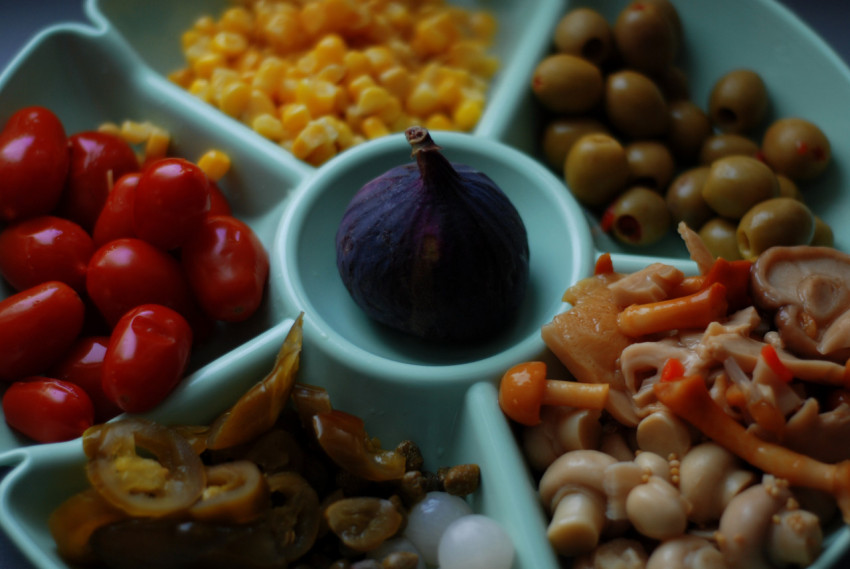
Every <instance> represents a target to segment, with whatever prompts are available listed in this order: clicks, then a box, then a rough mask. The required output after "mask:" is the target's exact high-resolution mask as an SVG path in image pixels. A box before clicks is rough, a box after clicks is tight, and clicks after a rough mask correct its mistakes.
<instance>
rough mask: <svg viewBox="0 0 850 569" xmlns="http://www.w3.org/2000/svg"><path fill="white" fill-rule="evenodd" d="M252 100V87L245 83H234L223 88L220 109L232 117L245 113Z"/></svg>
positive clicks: (220, 94)
mask: <svg viewBox="0 0 850 569" xmlns="http://www.w3.org/2000/svg"><path fill="white" fill-rule="evenodd" d="M250 100H251V87H250V86H249V85H246V84H245V83H240V82H238V81H237V82H234V83H229V84H228V85H225V86H224V87H222V89H221V92H220V93H219V102H218V107H219V108H220V109H221V110H222V111H223V112H224V113H225V114H228V115H230V116H232V117H238V116H239V115H241V114H242V113H243V111H244V110H245V108H246V107H247V106H248V103H249V101H250Z"/></svg>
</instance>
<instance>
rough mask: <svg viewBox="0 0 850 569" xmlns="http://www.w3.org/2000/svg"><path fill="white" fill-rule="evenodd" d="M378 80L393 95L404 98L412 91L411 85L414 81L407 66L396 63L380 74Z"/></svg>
mask: <svg viewBox="0 0 850 569" xmlns="http://www.w3.org/2000/svg"><path fill="white" fill-rule="evenodd" d="M378 82H379V83H380V84H381V85H382V86H383V87H384V88H385V89H386V90H387V91H389V92H390V93H391V94H392V95H393V96H395V97H398V98H400V99H403V98H405V97H406V96H407V93H408V92H409V91H410V85H411V83H412V82H413V81H412V79H411V77H410V73H409V72H408V70H407V69H406V68H404V67H403V66H401V65H394V66H392V67H389V68H387V69H386V70H384V71H383V73H381V74H380V75H379V76H378Z"/></svg>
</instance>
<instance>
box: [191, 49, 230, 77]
mask: <svg viewBox="0 0 850 569" xmlns="http://www.w3.org/2000/svg"><path fill="white" fill-rule="evenodd" d="M224 65H225V61H224V57H223V56H222V55H221V54H220V53H214V52H207V53H205V54H203V55H201V56H200V57H198V58H197V59H196V60H195V62H194V63H193V64H192V71H194V72H195V75H197V76H198V77H209V76H210V75H212V73H213V71H215V70H216V69H218V68H220V67H223V66H224Z"/></svg>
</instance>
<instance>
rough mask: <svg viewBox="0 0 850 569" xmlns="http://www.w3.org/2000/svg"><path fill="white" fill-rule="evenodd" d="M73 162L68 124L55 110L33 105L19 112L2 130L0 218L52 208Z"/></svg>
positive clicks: (24, 215)
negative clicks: (61, 119) (66, 126)
mask: <svg viewBox="0 0 850 569" xmlns="http://www.w3.org/2000/svg"><path fill="white" fill-rule="evenodd" d="M69 163H70V158H69V153H68V146H67V137H66V135H65V128H64V127H63V126H62V122H61V121H60V120H59V118H58V117H57V116H56V115H55V114H53V112H52V111H50V110H48V109H45V108H43V107H38V106H33V107H25V108H23V109H20V110H18V111H17V112H15V113H14V114H13V115H12V116H11V117H10V118H9V120H8V121H7V122H6V124H5V126H4V127H3V130H2V131H1V132H0V180H3V183H2V184H0V221H16V220H19V219H25V218H27V217H33V216H35V215H43V214H46V213H49V212H50V211H52V210H53V209H54V208H55V207H56V205H57V204H58V203H59V200H60V198H61V195H62V189H63V187H64V185H65V177H66V176H67V174H68V168H69Z"/></svg>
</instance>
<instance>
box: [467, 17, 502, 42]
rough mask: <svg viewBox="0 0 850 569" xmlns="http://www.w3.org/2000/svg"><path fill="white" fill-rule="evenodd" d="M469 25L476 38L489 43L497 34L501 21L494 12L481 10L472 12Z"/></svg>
mask: <svg viewBox="0 0 850 569" xmlns="http://www.w3.org/2000/svg"><path fill="white" fill-rule="evenodd" d="M469 27H470V28H471V29H472V33H473V34H474V35H475V37H476V38H478V39H479V40H481V41H483V42H485V43H487V44H489V43H490V42H491V41H492V40H493V37H494V36H495V35H496V30H497V29H498V27H499V23H498V21H496V17H495V16H494V15H493V13H492V12H488V11H486V10H479V11H477V12H473V13H472V14H470V16H469Z"/></svg>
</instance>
